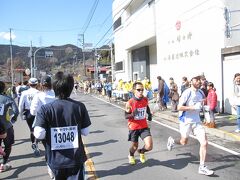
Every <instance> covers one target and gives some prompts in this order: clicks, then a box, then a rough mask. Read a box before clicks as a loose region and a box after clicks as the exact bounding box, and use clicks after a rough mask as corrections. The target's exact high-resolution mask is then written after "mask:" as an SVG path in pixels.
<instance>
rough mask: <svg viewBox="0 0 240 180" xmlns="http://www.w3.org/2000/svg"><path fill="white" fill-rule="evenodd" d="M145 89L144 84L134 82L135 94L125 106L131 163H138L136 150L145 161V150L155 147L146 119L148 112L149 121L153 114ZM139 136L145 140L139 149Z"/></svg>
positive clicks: (143, 161) (141, 159) (142, 160)
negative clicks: (144, 93) (135, 155)
mask: <svg viewBox="0 0 240 180" xmlns="http://www.w3.org/2000/svg"><path fill="white" fill-rule="evenodd" d="M143 91H144V88H143V84H142V83H141V82H135V83H134V84H133V93H134V96H133V97H132V98H131V99H130V100H128V102H127V103H126V108H125V118H126V119H128V128H129V135H128V141H131V142H132V145H131V147H130V149H129V156H128V159H129V163H130V164H131V165H134V164H136V161H135V158H134V153H135V152H136V151H138V153H139V154H140V161H141V162H142V163H145V161H146V158H145V152H147V151H150V150H152V148H153V140H152V136H151V133H150V129H149V128H148V123H147V120H146V113H148V120H149V121H151V120H152V114H151V112H150V109H149V107H148V99H147V98H146V97H144V96H143ZM139 137H140V138H141V139H142V140H143V141H144V146H143V147H142V148H141V149H138V138H139Z"/></svg>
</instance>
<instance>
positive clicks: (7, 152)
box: [3, 145, 12, 164]
mask: <svg viewBox="0 0 240 180" xmlns="http://www.w3.org/2000/svg"><path fill="white" fill-rule="evenodd" d="M11 151H12V145H11V146H9V147H5V148H4V152H5V153H6V154H5V156H3V164H6V163H7V161H8V158H9V156H10V154H11Z"/></svg>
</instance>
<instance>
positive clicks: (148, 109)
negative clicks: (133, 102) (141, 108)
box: [147, 106, 152, 115]
mask: <svg viewBox="0 0 240 180" xmlns="http://www.w3.org/2000/svg"><path fill="white" fill-rule="evenodd" d="M147 113H148V115H150V114H151V115H152V113H151V110H150V108H149V106H147Z"/></svg>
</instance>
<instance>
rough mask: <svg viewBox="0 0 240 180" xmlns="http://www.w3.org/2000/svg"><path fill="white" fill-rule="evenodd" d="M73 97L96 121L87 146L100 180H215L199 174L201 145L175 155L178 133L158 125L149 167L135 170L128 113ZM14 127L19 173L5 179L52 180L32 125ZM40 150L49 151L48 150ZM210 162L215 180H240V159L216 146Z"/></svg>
mask: <svg viewBox="0 0 240 180" xmlns="http://www.w3.org/2000/svg"><path fill="white" fill-rule="evenodd" d="M72 97H73V98H74V99H78V100H81V101H82V102H84V103H85V104H86V106H87V108H88V110H89V114H90V117H91V120H92V126H91V133H90V134H89V136H87V137H84V142H85V144H86V147H87V151H88V152H89V156H90V157H91V160H92V161H93V162H94V168H95V170H96V174H97V176H98V178H99V179H109V180H125V179H126V180H129V179H133V180H134V179H138V180H142V179H143V180H146V179H147V180H156V179H171V180H174V179H177V180H181V179H184V180H186V179H190V180H191V179H201V180H202V179H203V180H204V179H210V177H206V176H202V175H198V174H197V168H198V147H199V145H198V143H197V141H196V140H194V139H191V140H190V144H189V145H187V146H185V147H182V146H179V147H176V148H175V149H173V151H171V152H169V151H167V149H166V140H167V137H168V136H169V135H172V136H178V133H177V132H176V131H174V130H171V129H169V128H167V127H165V126H162V125H159V124H157V123H155V122H151V124H150V126H151V131H152V135H153V140H154V148H153V150H152V151H151V152H149V153H147V159H148V160H147V162H146V163H145V164H141V163H140V162H139V161H137V164H136V165H135V166H130V165H129V164H128V163H127V161H128V160H127V155H128V148H129V142H128V141H127V134H128V130H127V121H126V120H124V118H123V110H122V109H119V108H118V107H115V106H113V105H111V104H109V103H106V102H103V101H101V100H98V99H96V98H93V97H92V96H89V95H79V96H76V95H73V96H72ZM14 126H15V135H16V143H15V145H14V146H13V151H12V155H11V158H10V160H11V161H10V163H11V165H12V166H13V169H12V170H10V171H8V172H4V173H1V174H0V179H26V180H27V179H39V180H46V179H49V177H48V174H47V170H46V166H45V162H44V156H43V153H44V152H42V156H41V157H35V156H34V155H33V154H32V150H31V147H30V141H29V135H28V128H27V125H26V123H25V122H23V121H20V120H19V121H18V122H16V123H15V125H14ZM141 144H142V143H141ZM40 148H41V149H42V150H43V147H42V146H41V147H40ZM137 159H138V157H137ZM207 161H208V162H207V164H208V166H209V167H210V168H212V169H214V170H215V171H216V174H215V176H214V177H211V178H214V179H215V178H217V179H219V180H221V179H224V180H225V179H227V180H231V179H233V180H236V179H239V169H240V157H239V156H234V155H232V154H230V153H227V152H225V151H222V150H219V149H217V148H215V147H212V146H210V147H209V151H208V158H207ZM89 180H90V178H89Z"/></svg>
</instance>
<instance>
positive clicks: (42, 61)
mask: <svg viewBox="0 0 240 180" xmlns="http://www.w3.org/2000/svg"><path fill="white" fill-rule="evenodd" d="M103 47H104V49H106V48H109V47H108V46H103ZM38 48H39V47H33V52H35V51H36V50H37V49H38ZM29 50H30V47H21V46H16V45H13V46H12V57H13V68H14V69H27V68H29V69H30V57H28V53H29ZM99 53H100V54H101V56H102V58H101V61H100V62H99V63H100V64H101V62H102V64H107V65H109V64H110V52H109V51H101V52H99ZM49 54H50V55H49ZM84 56H85V60H86V63H85V64H86V65H89V66H93V63H94V61H93V59H94V52H93V51H92V52H85V53H84ZM35 60H36V67H37V70H38V71H44V72H47V73H53V71H56V70H64V71H69V73H71V72H72V73H81V69H83V68H81V66H82V64H83V53H82V49H81V48H78V47H77V46H74V45H71V44H66V45H63V46H50V47H45V48H43V49H40V50H39V51H37V53H36V55H35ZM10 66H11V64H10V46H9V45H0V75H1V76H9V72H10ZM66 68H68V69H66Z"/></svg>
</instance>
